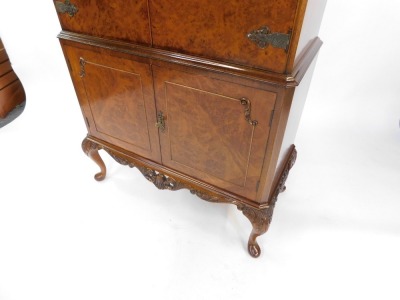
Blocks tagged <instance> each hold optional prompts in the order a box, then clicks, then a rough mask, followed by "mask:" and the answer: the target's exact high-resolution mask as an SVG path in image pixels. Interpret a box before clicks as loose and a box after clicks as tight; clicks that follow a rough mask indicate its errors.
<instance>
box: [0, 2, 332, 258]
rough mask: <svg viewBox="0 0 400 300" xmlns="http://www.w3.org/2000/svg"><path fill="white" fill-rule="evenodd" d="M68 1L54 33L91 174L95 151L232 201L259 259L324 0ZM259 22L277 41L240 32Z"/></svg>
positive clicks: (160, 182)
mask: <svg viewBox="0 0 400 300" xmlns="http://www.w3.org/2000/svg"><path fill="white" fill-rule="evenodd" d="M59 1H63V0H59ZM71 1H72V3H73V4H74V5H75V6H76V7H77V8H78V10H74V11H73V12H72V13H70V14H69V15H68V14H59V17H60V22H61V24H62V28H63V31H62V32H61V33H60V34H59V38H60V39H61V44H62V47H63V51H64V54H65V57H66V60H67V64H68V66H69V69H70V73H71V77H72V80H73V82H74V87H75V89H76V92H77V95H78V99H79V103H80V106H81V108H82V112H83V115H84V118H85V121H86V125H87V129H88V132H89V135H88V136H87V138H85V140H84V141H83V143H82V148H83V150H84V152H85V153H86V154H87V155H88V156H89V157H91V158H92V159H93V160H94V161H95V163H96V164H97V165H98V166H99V167H100V170H101V171H100V173H98V174H96V176H95V178H96V180H102V179H104V177H105V176H106V168H105V165H104V162H103V161H102V160H101V157H100V156H99V153H98V151H99V150H100V149H104V150H105V151H106V152H107V153H109V154H110V155H111V156H112V157H113V158H114V159H115V160H116V161H117V162H118V163H121V164H123V165H127V166H130V167H135V168H137V169H138V170H139V171H140V172H141V173H142V174H143V176H144V177H145V178H146V179H147V180H149V181H150V182H152V183H153V184H154V185H155V186H156V187H157V188H159V189H162V190H179V189H188V190H190V191H191V192H192V194H194V195H197V196H198V197H200V198H201V199H204V200H206V201H210V202H221V203H230V204H234V205H236V206H237V208H238V209H239V210H240V211H242V212H243V214H244V215H245V216H246V217H247V218H248V219H249V221H250V222H251V224H252V227H253V229H252V232H251V234H250V237H249V240H248V251H249V253H250V255H251V256H253V257H259V256H260V253H261V249H260V246H259V245H258V243H257V238H258V237H259V236H260V235H262V234H264V233H265V232H266V231H267V230H268V228H269V225H270V222H271V219H272V214H273V210H274V207H275V203H276V201H277V198H278V195H279V193H281V192H283V191H284V190H285V188H286V187H285V182H286V179H287V178H288V175H289V171H290V169H291V167H292V166H293V164H294V161H295V159H296V150H295V149H294V147H293V146H291V145H292V144H291V142H292V139H293V134H292V133H293V132H294V130H295V129H296V128H297V126H298V122H297V121H298V118H299V116H300V114H301V109H302V107H303V106H304V97H305V96H303V95H305V91H306V90H307V89H308V82H309V76H310V75H307V76H306V77H305V78H306V83H307V84H306V85H304V86H303V87H301V88H300V89H299V93H296V94H295V90H296V87H297V86H298V85H299V84H300V81H301V80H302V78H303V77H304V76H305V74H306V72H307V70H308V68H309V66H310V65H311V64H312V61H313V60H314V58H315V57H316V54H317V52H318V50H319V48H320V47H321V44H322V43H321V41H320V40H319V39H318V38H317V37H313V36H314V35H316V31H317V27H318V26H319V23H320V21H321V16H322V9H321V8H322V7H323V6H324V3H325V2H326V0H321V1H320V2H319V1H318V0H268V1H258V0H246V1H243V0H229V1H215V0H197V1H187V0H132V1H122V0H109V1H106V0H71ZM307 3H310V5H309V6H307ZM59 7H60V6H59ZM314 14H316V15H315V16H313V15H314ZM303 24H304V26H305V30H304V33H302V28H303V27H302V26H303ZM265 26H267V27H268V28H269V29H270V30H271V32H274V33H282V34H283V36H284V38H285V43H282V45H280V44H279V42H276V43H275V46H276V48H274V47H273V46H268V47H266V48H265V49H262V47H263V45H261V44H259V45H257V43H254V41H251V40H250V39H249V37H248V33H250V32H252V31H254V30H257V29H260V28H262V27H265ZM286 34H290V44H289V47H288V48H287V49H281V48H282V47H285V46H286V41H287V35H286ZM281 37H282V35H281ZM305 41H306V42H305ZM256 42H257V41H256ZM299 43H300V44H299ZM279 47H281V48H279ZM7 68H8V66H6V65H4V66H3V65H0V70H1V69H4V70H6V69H7ZM294 94H295V95H296V96H295V98H294ZM297 98H299V99H297ZM300 98H302V99H300ZM293 99H294V100H295V103H294V104H293V103H292V100H293ZM272 116H273V118H272ZM155 125H157V127H156V126H155ZM284 136H286V137H287V138H285V139H284ZM289 143H290V145H289ZM289 146H290V148H289Z"/></svg>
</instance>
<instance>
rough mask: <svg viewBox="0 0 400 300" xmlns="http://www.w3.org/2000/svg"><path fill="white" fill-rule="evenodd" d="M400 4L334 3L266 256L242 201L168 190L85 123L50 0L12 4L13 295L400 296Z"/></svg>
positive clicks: (5, 231) (4, 243)
mask: <svg viewBox="0 0 400 300" xmlns="http://www.w3.org/2000/svg"><path fill="white" fill-rule="evenodd" d="M399 14H400V5H399V2H398V0H386V1H373V0H368V1H347V0H346V1H345V0H333V1H330V2H329V3H328V5H327V8H326V12H325V17H324V20H323V24H322V28H321V32H320V37H321V39H322V40H323V41H324V42H325V43H324V46H323V48H322V50H321V53H320V56H319V60H318V63H317V67H316V71H315V74H314V79H313V83H312V85H311V89H310V93H309V97H308V100H307V103H306V108H305V111H304V114H303V118H302V121H301V125H300V128H299V131H298V135H297V139H296V145H297V148H298V152H299V157H298V161H297V163H296V165H295V167H294V168H293V169H292V172H291V174H290V177H289V180H288V182H287V186H288V189H287V191H286V192H285V193H284V194H282V195H281V196H280V198H279V201H278V204H277V207H276V209H275V215H274V219H273V222H272V225H271V228H270V230H269V232H268V233H267V234H265V235H264V236H263V237H262V238H259V241H260V244H261V245H262V248H263V254H262V256H261V257H260V258H259V259H252V258H251V257H250V256H249V255H248V254H247V252H246V242H247V238H248V235H249V233H250V230H251V226H250V223H249V222H248V221H247V219H246V218H245V217H244V216H242V214H241V213H240V212H239V211H237V210H236V209H235V207H234V206H230V205H223V204H210V203H207V202H204V201H200V200H198V199H197V198H196V197H194V196H192V195H190V193H189V192H187V191H179V192H168V191H158V190H157V189H156V188H154V187H153V186H152V184H151V183H149V182H147V181H146V180H145V179H144V178H143V177H142V175H141V174H140V173H139V172H138V171H137V170H131V169H129V168H127V167H122V166H120V165H118V164H117V163H115V162H113V161H112V160H111V159H110V158H109V157H108V156H107V155H103V157H104V160H105V162H106V164H107V166H108V178H107V179H106V180H105V181H104V182H102V183H98V182H96V181H94V180H93V175H94V173H95V172H97V170H98V169H97V166H96V165H95V164H94V163H93V162H92V161H90V160H89V159H88V158H87V157H86V156H85V155H84V154H83V152H82V151H81V149H80V143H81V140H82V139H83V138H84V137H85V134H86V128H85V125H84V122H83V119H82V117H81V113H80V109H79V106H78V103H77V100H76V96H75V93H74V91H73V87H72V84H71V81H70V78H69V74H68V70H67V67H66V65H65V62H64V58H63V56H62V52H61V49H60V46H59V43H58V41H57V39H56V35H57V33H58V32H59V31H60V27H59V24H58V19H57V15H56V13H55V10H54V7H53V5H52V3H51V1H6V0H0V35H1V37H2V38H3V42H4V43H5V45H6V47H7V51H8V53H9V56H10V58H11V60H12V62H13V66H14V69H15V71H16V72H17V73H18V76H19V77H20V79H21V80H22V82H23V84H24V87H25V90H26V93H27V107H26V109H25V111H24V113H23V114H22V115H21V116H20V117H19V118H18V119H17V120H15V121H14V122H13V123H11V124H9V125H7V126H6V127H4V128H2V129H0V299H1V300H11V299H12V300H19V299H21V300H27V299H40V300H47V299H49V300H54V299H57V300H62V299H68V300H71V299H74V300H78V299H82V300H83V299H84V300H88V299H96V300H101V299H119V300H123V299H173V300H177V299H245V298H248V299H251V298H254V299H267V298H268V299H399V297H400V288H399V281H400V274H399V273H400V257H399V256H400V150H399V146H400V132H399V125H398V123H399V118H400V99H399V97H400V84H399V79H398V72H399V69H400V59H399V55H400V43H399V40H400V21H399Z"/></svg>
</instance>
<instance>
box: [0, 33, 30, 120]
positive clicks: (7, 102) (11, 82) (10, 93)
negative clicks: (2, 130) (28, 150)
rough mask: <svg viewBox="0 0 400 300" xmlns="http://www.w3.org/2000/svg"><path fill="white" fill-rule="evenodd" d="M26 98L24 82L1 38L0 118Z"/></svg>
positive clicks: (3, 117)
mask: <svg viewBox="0 0 400 300" xmlns="http://www.w3.org/2000/svg"><path fill="white" fill-rule="evenodd" d="M25 98H26V96H25V91H24V88H23V86H22V83H21V81H20V80H19V78H18V76H17V74H15V72H14V70H13V69H12V66H11V63H10V61H9V58H8V55H7V51H6V49H5V48H4V45H3V42H2V41H1V39H0V118H1V119H5V118H6V117H7V115H8V114H9V113H10V112H11V111H12V110H13V109H15V107H16V106H17V105H20V104H22V103H23V102H24V101H25ZM21 112H22V111H21ZM1 124H4V125H5V124H8V122H5V121H4V120H3V122H1ZM4 125H2V126H4Z"/></svg>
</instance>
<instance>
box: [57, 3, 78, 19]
mask: <svg viewBox="0 0 400 300" xmlns="http://www.w3.org/2000/svg"><path fill="white" fill-rule="evenodd" d="M55 5H56V10H57V12H59V13H61V14H68V15H69V16H70V17H73V16H75V15H76V13H77V12H78V10H79V9H78V8H77V7H76V6H75V5H73V4H72V3H71V1H70V0H65V2H60V1H56V2H55Z"/></svg>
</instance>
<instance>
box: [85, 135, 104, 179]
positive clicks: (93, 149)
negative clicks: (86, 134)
mask: <svg viewBox="0 0 400 300" xmlns="http://www.w3.org/2000/svg"><path fill="white" fill-rule="evenodd" d="M100 149H101V148H100V147H99V145H98V144H96V143H94V142H92V141H90V140H88V139H87V138H85V139H84V140H83V141H82V150H83V152H85V154H86V155H87V156H89V157H90V158H91V159H92V160H93V161H94V162H95V163H96V164H97V165H98V166H99V167H100V172H99V173H97V174H96V175H94V179H96V180H97V181H102V180H103V179H104V178H105V177H106V165H105V164H104V162H103V160H102V159H101V157H100V155H99V150H100Z"/></svg>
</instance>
